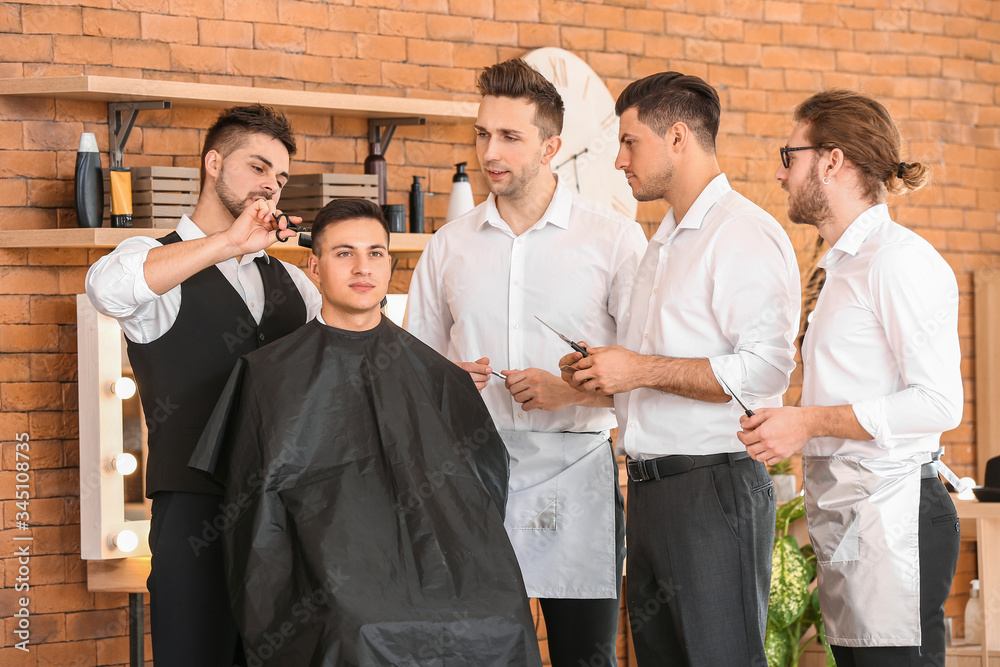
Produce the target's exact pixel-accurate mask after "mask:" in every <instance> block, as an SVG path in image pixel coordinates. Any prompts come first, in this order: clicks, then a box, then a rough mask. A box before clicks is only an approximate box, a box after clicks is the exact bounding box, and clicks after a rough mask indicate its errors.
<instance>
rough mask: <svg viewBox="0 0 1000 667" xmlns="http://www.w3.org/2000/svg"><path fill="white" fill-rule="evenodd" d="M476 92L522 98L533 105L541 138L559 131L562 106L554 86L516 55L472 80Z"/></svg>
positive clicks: (561, 120) (554, 134) (516, 98)
mask: <svg viewBox="0 0 1000 667" xmlns="http://www.w3.org/2000/svg"><path fill="white" fill-rule="evenodd" d="M476 88H478V89H479V92H480V93H482V94H483V96H486V95H492V96H494V97H510V98H512V99H515V100H526V101H528V102H530V103H531V104H534V105H535V126H536V127H537V128H538V130H539V132H541V134H542V139H548V138H550V137H555V136H557V135H559V133H560V132H562V128H563V115H564V113H565V107H564V106H563V100H562V97H560V95H559V91H558V90H556V87H555V86H553V85H552V83H550V82H549V80H548V79H546V78H545V77H544V76H542V75H541V73H540V72H539V71H538V70H536V69H535V68H534V67H532V66H531V65H529V64H528V63H526V62H524V61H523V60H521V59H520V58H515V59H513V60H508V61H506V62H502V63H497V64H496V65H492V66H490V67H487V68H486V69H484V70H483V71H482V73H481V74H480V75H479V79H478V80H477V81H476Z"/></svg>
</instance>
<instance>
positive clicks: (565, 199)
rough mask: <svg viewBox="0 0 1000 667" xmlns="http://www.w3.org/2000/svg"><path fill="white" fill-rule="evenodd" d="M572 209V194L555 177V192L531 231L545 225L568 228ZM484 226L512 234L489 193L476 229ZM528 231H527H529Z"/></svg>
mask: <svg viewBox="0 0 1000 667" xmlns="http://www.w3.org/2000/svg"><path fill="white" fill-rule="evenodd" d="M572 209H573V193H572V192H570V190H569V188H567V187H566V186H564V185H563V184H562V183H561V182H560V181H559V177H558V176H556V191H555V193H553V195H552V199H551V200H550V201H549V206H548V208H546V209H545V213H543V214H542V217H541V218H539V219H538V222H536V223H535V224H534V225H533V226H532V227H531V229H540V228H542V227H544V226H545V225H555V226H556V227H560V228H562V229H568V228H569V216H570V212H571V211H572ZM485 225H492V226H493V227H496V228H497V229H499V230H501V231H505V232H506V233H508V234H510V233H512V232H511V230H510V226H509V225H508V224H507V223H506V222H505V221H504V219H503V218H501V217H500V211H499V210H497V198H496V196H494V194H493V193H492V192H491V193H490V196H489V197H487V198H486V206H485V207H484V209H483V215H482V217H481V218H480V220H479V225H478V229H482V228H483V227H484V226H485ZM531 229H529V230H528V231H531Z"/></svg>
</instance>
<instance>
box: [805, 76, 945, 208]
mask: <svg viewBox="0 0 1000 667" xmlns="http://www.w3.org/2000/svg"><path fill="white" fill-rule="evenodd" d="M793 119H794V120H795V122H796V123H799V122H804V123H806V124H807V128H806V137H807V138H808V141H809V144H810V145H813V146H827V147H829V148H839V149H840V150H842V151H843V152H844V157H845V158H846V159H848V160H850V161H851V163H852V164H854V166H855V167H857V169H858V173H859V176H860V181H861V187H862V188H863V190H864V192H863V194H864V196H865V198H866V199H869V200H871V201H873V202H875V203H882V202H884V201H885V199H886V194H887V193H888V194H892V195H901V194H906V193H908V192H912V191H914V190H919V189H920V188H921V187H923V186H924V185H925V184H926V183H927V181H928V180H929V179H930V169H929V168H928V167H927V166H926V165H923V164H921V163H919V162H914V163H912V164H908V163H906V162H903V161H902V157H901V152H902V146H903V139H902V137H901V136H900V134H899V130H898V129H897V128H896V124H895V123H894V122H893V120H892V116H890V115H889V112H888V110H886V108H885V107H884V106H883V105H882V104H881V103H880V102H879V101H878V100H876V99H875V98H873V97H870V96H868V95H865V94H864V93H859V92H857V91H853V90H845V89H843V88H834V89H831V90H824V91H823V92H821V93H816V94H815V95H813V96H812V97H810V98H809V99H807V100H806V101H805V102H802V103H801V104H800V105H799V106H798V107H796V109H795V114H794V116H793Z"/></svg>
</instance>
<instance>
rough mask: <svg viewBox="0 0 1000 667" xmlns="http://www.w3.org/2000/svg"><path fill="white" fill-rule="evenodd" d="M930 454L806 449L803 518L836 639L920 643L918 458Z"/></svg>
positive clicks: (829, 629)
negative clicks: (874, 455)
mask: <svg viewBox="0 0 1000 667" xmlns="http://www.w3.org/2000/svg"><path fill="white" fill-rule="evenodd" d="M929 460H930V456H929V455H928V454H918V455H915V456H913V457H911V458H907V459H902V460H899V461H892V460H889V459H885V458H878V459H869V458H860V457H856V456H806V457H803V461H802V469H803V477H804V480H805V481H804V483H803V487H804V488H805V505H806V521H807V523H808V526H809V537H810V539H811V540H812V544H813V549H814V550H815V551H816V557H817V565H818V570H819V574H818V578H819V599H820V606H821V608H822V612H823V623H824V625H825V627H826V636H827V640H828V641H829V642H830V643H831V644H834V645H837V646H852V647H862V646H919V645H920V550H919V542H918V527H919V523H918V512H919V508H920V466H921V464H922V463H925V462H926V461H929Z"/></svg>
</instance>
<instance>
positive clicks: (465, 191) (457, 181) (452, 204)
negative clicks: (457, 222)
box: [444, 162, 476, 222]
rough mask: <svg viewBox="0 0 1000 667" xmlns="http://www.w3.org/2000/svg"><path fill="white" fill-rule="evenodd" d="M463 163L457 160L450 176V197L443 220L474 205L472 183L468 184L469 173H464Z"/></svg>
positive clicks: (452, 217)
mask: <svg viewBox="0 0 1000 667" xmlns="http://www.w3.org/2000/svg"><path fill="white" fill-rule="evenodd" d="M465 164H466V163H465V162H459V163H458V164H456V165H455V167H456V169H457V170H456V171H455V175H454V176H452V178H451V197H450V198H449V199H448V213H447V214H446V216H445V220H444V221H445V222H451V221H452V220H454V219H455V218H457V217H459V216H460V215H462V214H464V213H468V212H469V211H471V210H472V209H474V208H475V207H476V202H475V200H473V199H472V185H470V184H469V175H468V174H466V173H465Z"/></svg>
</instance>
